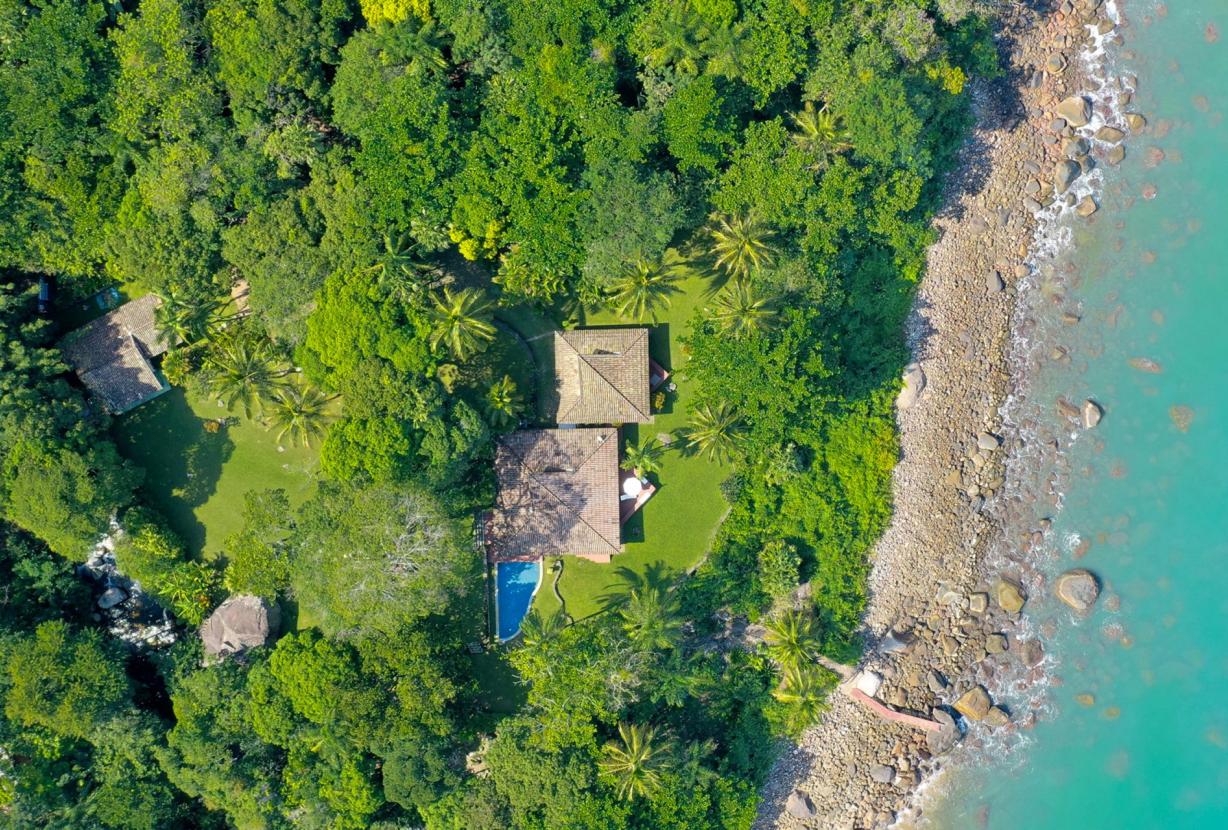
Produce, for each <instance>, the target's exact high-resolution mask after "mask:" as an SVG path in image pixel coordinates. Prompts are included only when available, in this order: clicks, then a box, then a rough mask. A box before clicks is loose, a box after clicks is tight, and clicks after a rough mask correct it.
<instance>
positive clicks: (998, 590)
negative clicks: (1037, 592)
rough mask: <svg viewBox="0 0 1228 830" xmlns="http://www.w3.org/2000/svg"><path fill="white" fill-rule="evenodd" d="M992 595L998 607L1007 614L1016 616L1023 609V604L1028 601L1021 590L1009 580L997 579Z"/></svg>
mask: <svg viewBox="0 0 1228 830" xmlns="http://www.w3.org/2000/svg"><path fill="white" fill-rule="evenodd" d="M993 593H994V599H996V600H997V601H998V607H999V608H1001V609H1002V610H1003V611H1005V612H1006V613H1008V614H1018V613H1019V612H1020V611H1021V610H1022V609H1023V604H1024V603H1025V602H1027V601H1028V598H1027V595H1025V594H1024V593H1023V589H1022V588H1020V587H1019V586H1018V585H1017V584H1015V583H1014V582H1011V581H1010V580H1009V579H999V580H998V584H997V585H995V586H994V592H993Z"/></svg>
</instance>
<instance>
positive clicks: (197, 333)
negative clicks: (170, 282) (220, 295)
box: [154, 288, 221, 346]
mask: <svg viewBox="0 0 1228 830" xmlns="http://www.w3.org/2000/svg"><path fill="white" fill-rule="evenodd" d="M160 299H161V300H162V302H161V304H159V305H158V307H157V308H155V309H154V325H155V326H156V327H157V329H158V331H159V332H161V333H162V335H163V336H164V337H166V338H167V339H168V340H170V341H172V343H183V344H185V345H187V346H194V345H196V344H198V343H200V342H201V341H203V340H204V339H205V338H206V337H208V336H209V333H210V329H211V328H212V326H213V324H214V323H215V322H217V312H218V309H220V308H221V303H220V302H219V301H218V300H216V299H214V298H212V297H205V298H197V297H191V296H188V295H187V294H186V293H184V292H183V291H177V290H175V289H174V288H168V289H167V290H166V292H165V293H164V294H162V295H161V297H160Z"/></svg>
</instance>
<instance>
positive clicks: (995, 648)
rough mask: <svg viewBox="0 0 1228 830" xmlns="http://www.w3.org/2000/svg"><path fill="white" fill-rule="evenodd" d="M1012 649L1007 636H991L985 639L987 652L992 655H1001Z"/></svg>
mask: <svg viewBox="0 0 1228 830" xmlns="http://www.w3.org/2000/svg"><path fill="white" fill-rule="evenodd" d="M1008 648H1010V645H1009V644H1008V643H1007V642H1006V635H1005V634H990V635H989V636H988V637H986V638H985V650H986V651H987V652H989V653H990V654H1001V653H1003V652H1004V651H1006V650H1007V649H1008Z"/></svg>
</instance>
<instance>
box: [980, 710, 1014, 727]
mask: <svg viewBox="0 0 1228 830" xmlns="http://www.w3.org/2000/svg"><path fill="white" fill-rule="evenodd" d="M1010 722H1011V716H1010V715H1008V714H1006V710H1005V709H1001V708H999V707H997V706H991V707H990V709H989V711H988V712H986V713H985V723H986V724H987V725H988V726H991V727H992V728H994V729H1001V728H1002V727H1003V726H1006V725H1007V724H1008V723H1010Z"/></svg>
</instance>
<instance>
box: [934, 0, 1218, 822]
mask: <svg viewBox="0 0 1228 830" xmlns="http://www.w3.org/2000/svg"><path fill="white" fill-rule="evenodd" d="M1123 11H1124V13H1125V15H1126V17H1127V18H1128V19H1129V21H1130V26H1129V28H1128V29H1126V30H1125V32H1124V34H1125V36H1126V45H1125V47H1124V50H1119V52H1118V54H1117V55H1116V56H1115V57H1114V58H1113V61H1114V66H1113V71H1119V72H1123V73H1124V72H1132V73H1135V74H1137V76H1138V78H1139V92H1138V95H1137V98H1136V102H1135V103H1134V104H1133V105H1132V106H1131V107H1130V109H1132V110H1136V111H1138V112H1142V113H1145V114H1146V115H1147V118H1148V122H1149V126H1148V128H1147V130H1146V131H1145V132H1144V133H1143V134H1141V135H1138V136H1135V137H1133V138H1131V139H1130V141H1129V143H1128V145H1127V148H1128V155H1127V158H1126V161H1125V162H1124V163H1123V164H1122V165H1121V166H1120V167H1119V168H1107V169H1105V170H1104V172H1103V181H1102V184H1101V188H1102V192H1101V193H1100V194H1099V201H1100V204H1101V210H1100V212H1099V213H1097V214H1096V215H1095V216H1094V217H1092V218H1091V219H1090V220H1087V219H1081V218H1075V217H1071V218H1068V219H1066V220H1064V226H1065V227H1066V228H1068V229H1069V242H1070V244H1069V247H1068V248H1067V250H1066V251H1064V252H1061V253H1059V254H1057V255H1056V256H1055V257H1054V258H1052V259H1049V260H1043V261H1040V262H1038V265H1039V266H1040V270H1039V272H1038V273H1037V274H1036V276H1035V279H1034V280H1033V284H1032V285H1030V286H1028V288H1027V290H1028V291H1029V292H1031V294H1030V295H1029V297H1030V299H1029V300H1028V301H1025V302H1024V303H1023V305H1022V308H1023V311H1021V313H1020V318H1021V319H1020V325H1021V331H1022V332H1023V333H1024V335H1025V336H1026V337H1027V339H1028V341H1029V342H1030V344H1031V345H1030V347H1028V348H1026V349H1023V350H1022V355H1021V364H1023V365H1030V366H1032V368H1031V369H1030V370H1029V376H1028V377H1027V378H1026V380H1025V394H1023V395H1022V396H1021V397H1022V400H1016V401H1014V402H1013V403H1012V404H1010V405H1008V407H1007V413H1006V417H1007V422H1008V425H1011V426H1013V427H1014V428H1016V429H1018V430H1019V432H1020V435H1021V436H1022V437H1023V438H1024V439H1025V441H1026V442H1027V445H1028V446H1026V447H1025V448H1024V450H1023V452H1022V457H1024V458H1025V459H1026V458H1028V456H1029V453H1030V452H1035V456H1036V459H1037V460H1033V461H1027V462H1026V464H1027V465H1030V466H1027V467H1026V469H1023V470H1020V469H1017V470H1016V472H1017V473H1018V475H1017V479H1018V481H1019V487H1020V488H1022V489H1021V490H1019V491H1017V492H1016V493H1015V496H1016V498H1017V502H1016V505H1015V507H1014V509H1013V510H1009V511H1006V512H1008V513H1010V515H1011V518H1010V519H1009V520H1007V521H1006V522H1005V526H1006V529H1007V537H1008V538H1007V539H1006V540H1005V542H1004V544H1003V546H1002V549H1001V550H1000V551H998V552H996V553H995V554H994V558H995V559H996V560H997V561H996V564H998V565H1000V566H1001V568H1002V569H1004V570H1012V571H1013V572H1016V573H1018V574H1020V575H1021V576H1022V578H1023V579H1024V580H1025V584H1026V585H1027V587H1028V592H1029V595H1030V599H1029V603H1028V607H1027V614H1028V618H1029V623H1028V624H1029V625H1030V626H1031V627H1032V629H1033V630H1034V631H1036V632H1038V633H1039V634H1040V636H1041V638H1042V640H1043V641H1044V643H1045V647H1046V651H1047V653H1048V655H1049V656H1048V658H1047V661H1046V668H1047V669H1048V675H1049V676H1048V678H1047V679H1046V680H1042V681H1040V682H1038V683H1034V684H1027V685H1025V684H1024V683H1022V682H1021V679H1018V678H1011V679H1004V682H1003V683H1002V684H1001V687H1000V688H999V689H995V690H994V691H995V694H996V695H997V696H998V697H999V699H1000V700H1001V701H1002V702H1003V704H1004V705H1006V706H1007V707H1008V708H1010V710H1011V713H1012V718H1013V719H1014V720H1015V722H1016V724H1026V723H1027V722H1028V721H1029V719H1030V717H1031V716H1033V715H1034V716H1035V725H1034V726H1032V727H1031V728H1020V729H1018V730H1017V731H1013V734H1005V735H1003V734H994V735H991V734H989V732H988V730H987V729H986V728H985V727H983V726H976V727H974V728H973V729H972V730H971V731H970V733H969V735H968V738H967V739H966V741H965V745H964V746H963V747H962V748H961V749H960V750H958V751H957V753H956V755H955V758H954V763H953V764H952V766H951V767H950V769H949V770H948V771H947V773H946V774H944V775H943V776H942V777H941V778H940V779H939V781H938V782H937V783H936V784H935V786H934V787H933V788H931V791H930V793H929V794H928V796H927V799H926V802H925V805H924V818H923V819H922V820H921V822H920V824H921V826H924V827H931V828H965V827H968V828H975V827H989V828H1005V829H1006V830H1009V829H1010V828H1036V827H1045V828H1053V829H1055V830H1062V829H1063V828H1088V827H1097V828H1098V827H1122V828H1136V827H1167V828H1185V827H1198V828H1208V827H1221V826H1228V706H1225V705H1224V702H1223V701H1224V690H1225V689H1226V688H1228V637H1225V636H1224V631H1225V628H1224V625H1223V621H1224V619H1225V614H1226V613H1228V566H1226V565H1225V563H1226V562H1228V152H1226V151H1228V129H1226V128H1225V124H1224V122H1223V119H1224V115H1225V113H1226V112H1228V39H1224V40H1221V39H1220V35H1219V28H1216V27H1220V28H1223V29H1224V30H1225V32H1226V34H1228V8H1225V6H1224V5H1223V3H1222V1H1221V0H1187V2H1182V3H1175V2H1174V3H1172V4H1171V7H1169V8H1166V9H1165V8H1163V7H1162V6H1160V5H1159V4H1155V3H1152V2H1145V3H1141V2H1134V3H1127V4H1126V5H1125V7H1124V9H1123ZM1148 19H1149V20H1150V22H1148ZM1066 313H1074V314H1077V315H1078V316H1079V317H1080V318H1081V321H1080V322H1079V323H1078V324H1071V323H1070V321H1069V320H1067V321H1063V320H1062V315H1063V314H1066ZM1055 346H1061V347H1064V348H1065V349H1066V350H1068V353H1069V356H1070V359H1069V361H1068V362H1062V361H1055V360H1053V359H1052V356H1051V353H1052V351H1053V349H1054V347H1055ZM1059 396H1064V397H1066V398H1067V399H1068V400H1070V401H1073V402H1075V403H1078V402H1081V401H1082V400H1083V399H1084V398H1092V399H1094V400H1095V401H1097V402H1098V403H1099V404H1100V405H1101V406H1102V407H1103V409H1104V413H1105V414H1104V419H1103V421H1102V422H1101V423H1100V425H1099V426H1098V427H1096V428H1095V429H1093V430H1080V429H1077V428H1076V426H1075V425H1074V423H1073V422H1072V421H1064V420H1062V419H1061V418H1060V416H1059V415H1058V413H1057V410H1056V407H1055V401H1056V399H1057V398H1058V397H1059ZM1051 437H1057V438H1058V440H1059V443H1060V446H1061V450H1062V454H1061V455H1060V456H1059V457H1058V458H1056V459H1049V460H1048V461H1046V460H1044V458H1045V455H1046V454H1045V452H1044V451H1043V445H1044V444H1045V442H1047V441H1048V440H1049V439H1050V438H1051ZM1042 517H1051V518H1052V521H1053V526H1052V529H1051V530H1050V531H1049V532H1048V533H1047V534H1046V535H1045V538H1044V540H1043V542H1041V543H1040V544H1033V545H1026V544H1025V543H1024V541H1023V540H1024V538H1025V537H1026V536H1027V535H1028V534H1029V533H1030V531H1031V530H1033V529H1034V528H1035V527H1036V526H1037V523H1038V520H1039V519H1040V518H1042ZM1025 548H1026V549H1025ZM1074 567H1084V568H1088V569H1090V570H1092V571H1093V572H1094V573H1095V574H1096V575H1097V576H1098V577H1099V579H1100V582H1101V585H1102V593H1101V597H1100V601H1099V602H1098V604H1097V605H1096V607H1095V609H1094V611H1093V612H1092V613H1091V614H1090V615H1089V616H1088V617H1086V618H1082V619H1080V618H1077V617H1076V615H1074V614H1073V613H1072V612H1071V611H1069V610H1068V609H1066V608H1065V607H1064V606H1061V605H1060V603H1058V602H1057V601H1056V600H1055V599H1054V598H1053V595H1052V583H1053V580H1054V578H1055V577H1056V575H1057V574H1059V573H1061V572H1062V571H1064V570H1067V569H1070V568H1074Z"/></svg>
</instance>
